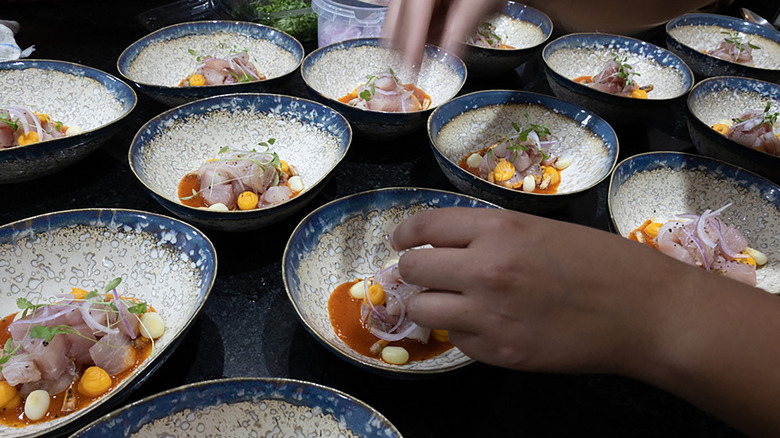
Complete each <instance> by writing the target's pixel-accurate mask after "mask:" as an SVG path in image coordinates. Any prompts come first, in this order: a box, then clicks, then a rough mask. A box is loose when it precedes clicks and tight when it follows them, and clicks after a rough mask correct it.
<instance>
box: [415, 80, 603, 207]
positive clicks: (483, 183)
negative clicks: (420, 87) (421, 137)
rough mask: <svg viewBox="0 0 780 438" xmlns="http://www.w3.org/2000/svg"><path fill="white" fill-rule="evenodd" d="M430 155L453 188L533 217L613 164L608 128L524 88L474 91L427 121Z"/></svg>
mask: <svg viewBox="0 0 780 438" xmlns="http://www.w3.org/2000/svg"><path fill="white" fill-rule="evenodd" d="M428 137H429V140H430V142H431V146H432V149H433V154H434V156H435V157H436V161H437V162H438V163H439V166H440V167H441V169H442V171H443V172H444V174H445V175H446V176H447V178H448V179H449V180H450V181H451V182H452V183H453V184H454V185H455V187H457V188H458V190H460V191H462V192H464V193H467V194H469V195H472V196H476V197H478V198H481V199H485V200H487V201H490V202H494V203H496V204H498V205H501V206H503V207H507V208H512V209H515V210H519V211H525V212H530V213H539V212H545V211H550V210H554V209H556V208H560V207H563V206H565V205H566V204H567V203H569V202H571V201H572V200H573V199H575V198H577V197H579V196H580V195H582V194H584V193H586V192H587V191H589V190H591V189H593V188H594V187H595V186H596V185H598V184H599V183H600V182H602V181H604V180H605V179H606V178H607V176H608V175H609V174H610V172H611V171H612V169H613V168H614V167H615V164H616V163H617V157H618V139H617V136H616V134H615V131H614V130H613V129H612V127H610V125H609V124H608V123H606V122H605V121H604V120H603V119H602V118H601V117H599V116H598V115H596V114H595V113H593V112H592V111H589V110H586V109H584V108H581V107H579V106H577V105H574V104H571V103H568V102H565V101H562V100H559V99H556V98H554V97H551V96H547V95H543V94H536V93H530V92H524V91H510V90H490V91H478V92H475V93H471V94H466V95H464V96H460V97H457V98H455V99H453V100H451V101H450V102H447V103H446V104H444V105H442V106H441V107H439V108H437V109H436V110H435V111H434V112H433V113H432V114H431V117H430V119H429V120H428Z"/></svg>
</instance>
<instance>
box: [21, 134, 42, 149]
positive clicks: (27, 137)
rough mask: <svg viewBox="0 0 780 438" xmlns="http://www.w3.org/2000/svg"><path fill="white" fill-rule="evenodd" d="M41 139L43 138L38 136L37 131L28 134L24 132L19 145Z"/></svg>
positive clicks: (36, 141)
mask: <svg viewBox="0 0 780 438" xmlns="http://www.w3.org/2000/svg"><path fill="white" fill-rule="evenodd" d="M39 141H41V139H40V138H39V137H38V133H37V132H35V131H30V132H28V133H27V134H22V135H20V136H19V145H20V146H24V145H27V144H33V143H38V142H39Z"/></svg>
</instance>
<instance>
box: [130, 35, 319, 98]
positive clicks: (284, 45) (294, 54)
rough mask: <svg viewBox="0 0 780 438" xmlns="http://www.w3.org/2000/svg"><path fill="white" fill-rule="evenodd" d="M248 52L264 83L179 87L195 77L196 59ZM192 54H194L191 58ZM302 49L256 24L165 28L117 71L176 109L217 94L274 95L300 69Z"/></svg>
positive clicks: (136, 44)
mask: <svg viewBox="0 0 780 438" xmlns="http://www.w3.org/2000/svg"><path fill="white" fill-rule="evenodd" d="M230 50H235V51H242V50H246V51H247V53H248V54H249V56H250V59H251V61H252V63H253V64H254V65H255V67H257V70H258V72H259V73H261V74H263V75H265V76H266V79H265V80H261V81H255V82H244V83H237V84H224V85H209V86H199V87H179V86H178V85H179V82H181V81H182V79H185V78H186V77H187V76H189V75H190V74H192V73H193V72H194V71H195V68H196V67H197V65H198V60H197V55H194V54H193V53H196V54H201V55H208V54H212V53H214V52H215V51H216V52H218V54H219V56H225V55H226V54H227V53H226V51H230ZM191 51H192V52H191ZM303 53H304V52H303V46H301V43H299V42H298V41H297V40H296V39H295V38H293V37H291V36H290V35H287V34H286V33H284V32H282V31H280V30H277V29H274V28H271V27H267V26H263V25H262V24H257V23H248V22H238V21H195V22H189V23H180V24H174V25H172V26H168V27H164V28H162V29H159V30H157V31H155V32H152V33H150V34H149V35H147V36H145V37H143V38H141V39H140V40H138V41H136V42H134V43H133V44H131V45H130V46H129V47H128V48H127V49H125V50H124V51H123V52H122V54H121V55H119V59H118V60H117V70H119V73H120V74H121V75H122V76H124V77H125V78H126V79H127V80H129V81H131V82H133V83H134V84H135V86H137V87H138V88H139V89H140V90H141V91H142V92H143V93H144V94H147V95H149V96H150V97H152V98H154V99H155V100H157V101H158V102H160V103H162V104H164V105H168V106H176V105H181V104H183V103H187V102H191V101H193V100H197V99H202V98H206V97H211V96H216V95H219V94H230V93H247V92H264V91H276V87H277V86H278V85H279V84H280V83H281V81H283V80H284V79H285V78H286V77H287V76H289V75H290V74H291V73H292V72H294V71H295V70H297V69H298V66H299V65H301V60H302V59H303Z"/></svg>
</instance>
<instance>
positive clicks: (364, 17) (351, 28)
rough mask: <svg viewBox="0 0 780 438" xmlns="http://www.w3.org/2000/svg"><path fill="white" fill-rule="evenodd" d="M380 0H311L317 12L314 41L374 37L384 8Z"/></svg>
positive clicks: (333, 41)
mask: <svg viewBox="0 0 780 438" xmlns="http://www.w3.org/2000/svg"><path fill="white" fill-rule="evenodd" d="M386 4H387V2H386V1H383V0H371V1H370V2H368V1H358V0H312V2H311V8H312V9H314V12H316V13H317V43H318V45H319V47H324V46H327V45H330V44H333V43H337V42H339V41H344V40H349V39H353V38H366V37H377V36H379V32H380V31H381V30H382V22H384V20H385V13H386V12H387V6H386Z"/></svg>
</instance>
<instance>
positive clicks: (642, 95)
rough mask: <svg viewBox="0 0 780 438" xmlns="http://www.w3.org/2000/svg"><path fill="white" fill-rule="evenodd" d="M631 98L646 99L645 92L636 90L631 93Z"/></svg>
mask: <svg viewBox="0 0 780 438" xmlns="http://www.w3.org/2000/svg"><path fill="white" fill-rule="evenodd" d="M631 97H633V98H634V99H647V91H645V90H640V89H639V88H637V89H636V90H634V91H632V92H631Z"/></svg>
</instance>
